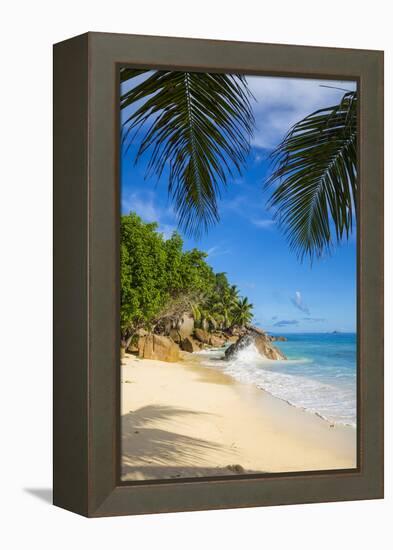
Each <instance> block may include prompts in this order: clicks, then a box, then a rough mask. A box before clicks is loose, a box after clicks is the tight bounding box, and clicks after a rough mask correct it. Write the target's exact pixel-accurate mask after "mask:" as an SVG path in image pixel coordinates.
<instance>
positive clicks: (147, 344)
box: [138, 334, 180, 362]
mask: <svg viewBox="0 0 393 550" xmlns="http://www.w3.org/2000/svg"><path fill="white" fill-rule="evenodd" d="M138 354H139V357H142V358H143V359H156V360H157V361H169V362H175V361H178V360H179V359H180V348H179V346H178V345H177V344H176V343H175V342H174V341H173V340H172V339H171V338H168V337H167V336H161V335H159V334H148V335H147V336H142V337H141V338H139V341H138Z"/></svg>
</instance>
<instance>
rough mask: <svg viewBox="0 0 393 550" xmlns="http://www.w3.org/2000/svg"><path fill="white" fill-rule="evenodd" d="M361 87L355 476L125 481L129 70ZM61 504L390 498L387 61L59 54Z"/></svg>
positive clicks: (131, 506)
mask: <svg viewBox="0 0 393 550" xmlns="http://www.w3.org/2000/svg"><path fill="white" fill-rule="evenodd" d="M124 65H131V66H143V67H155V68H173V69H183V70H185V69H188V70H194V71H210V72H242V73H246V74H265V75H266V74H268V75H277V76H297V77H306V78H307V77H312V78H329V79H344V80H345V79H351V80H357V81H358V85H359V90H360V109H359V120H360V139H359V174H360V186H359V187H360V197H359V199H360V200H359V205H360V206H359V216H358V285H359V288H358V375H359V376H358V419H359V428H358V467H357V469H356V470H355V469H354V470H341V471H337V470H336V471H324V472H305V473H295V474H276V475H260V476H237V477H225V478H221V479H220V478H205V479H200V478H198V479H194V480H188V481H185V480H179V481H174V480H171V481H164V480H160V481H157V482H156V481H154V482H147V483H143V482H142V483H141V482H139V483H134V484H125V483H121V482H120V481H119V479H120V477H119V460H120V459H119V448H118V442H119V423H120V422H119V420H120V415H119V409H118V406H119V402H120V395H119V393H120V383H119V367H118V365H119V346H118V341H119V334H118V332H119V331H118V328H117V327H118V319H119V316H118V313H119V283H118V279H119V277H118V269H119V267H118V263H119V262H118V258H119V254H118V252H119V239H118V229H119V182H118V180H119V178H118V154H119V144H118V133H119V132H118V129H119V128H118V124H119V122H118V105H119V104H118V101H119V96H118V94H119V81H118V72H119V67H120V66H124ZM53 420H54V421H53V429H54V503H55V504H56V505H57V506H61V507H63V508H66V509H68V510H71V511H73V512H76V513H79V514H82V515H85V516H89V517H99V516H111V515H123V514H144V513H154V512H174V511H186V510H205V509H214V508H236V507H247V506H263V505H279V504H295V503H310V502H322V501H339V500H357V499H372V498H382V497H383V52H380V51H369V50H349V49H334V48H317V47H305V46H286V45H285V46H284V45H273V44H252V43H245V42H225V41H213V40H191V39H185V38H163V37H152V36H135V35H120V34H106V33H87V34H84V35H81V36H79V37H76V38H72V39H70V40H66V41H64V42H61V43H59V44H56V45H55V46H54V415H53Z"/></svg>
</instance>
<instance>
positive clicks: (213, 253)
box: [206, 245, 230, 258]
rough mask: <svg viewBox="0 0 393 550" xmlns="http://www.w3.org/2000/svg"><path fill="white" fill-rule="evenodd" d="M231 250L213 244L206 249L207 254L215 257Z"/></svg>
mask: <svg viewBox="0 0 393 550" xmlns="http://www.w3.org/2000/svg"><path fill="white" fill-rule="evenodd" d="M229 253H230V250H229V249H227V248H222V247H221V246H219V245H217V246H212V247H211V248H209V249H208V250H206V254H207V255H208V257H209V258H214V257H215V256H222V255H223V254H229Z"/></svg>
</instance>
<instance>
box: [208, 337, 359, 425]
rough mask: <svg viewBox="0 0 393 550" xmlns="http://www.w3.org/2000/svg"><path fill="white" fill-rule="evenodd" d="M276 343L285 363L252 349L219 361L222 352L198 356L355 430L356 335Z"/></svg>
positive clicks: (276, 394)
mask: <svg viewBox="0 0 393 550" xmlns="http://www.w3.org/2000/svg"><path fill="white" fill-rule="evenodd" d="M285 336H286V337H287V338H288V341H286V342H275V345H276V346H277V347H278V348H280V349H281V350H282V351H283V353H284V354H285V355H286V357H287V358H288V360H287V361H271V360H269V359H265V358H263V357H261V356H260V355H259V353H258V352H257V350H256V348H255V346H253V345H250V346H249V347H247V348H245V349H244V350H242V351H241V352H240V353H239V354H238V355H237V357H236V358H235V359H233V360H231V361H223V360H222V357H223V355H224V350H223V349H220V350H218V349H215V350H205V351H202V352H200V355H201V356H202V358H203V360H202V364H204V365H206V366H209V367H214V368H219V369H220V370H222V371H224V372H225V373H227V374H229V375H231V376H233V377H234V378H235V379H237V380H239V381H241V382H246V383H249V384H254V385H256V386H257V387H259V388H261V389H264V390H265V391H268V392H269V393H271V394H272V395H274V396H275V397H278V398H280V399H283V400H284V401H286V402H288V403H290V404H291V405H293V406H295V407H300V408H303V409H306V410H307V411H309V412H310V413H314V414H318V415H319V416H321V417H323V418H325V419H326V420H328V421H329V422H332V423H339V424H346V425H351V426H356V334H352V333H351V334H349V333H339V334H322V333H321V334H315V333H313V334H311V333H308V334H286V335H285Z"/></svg>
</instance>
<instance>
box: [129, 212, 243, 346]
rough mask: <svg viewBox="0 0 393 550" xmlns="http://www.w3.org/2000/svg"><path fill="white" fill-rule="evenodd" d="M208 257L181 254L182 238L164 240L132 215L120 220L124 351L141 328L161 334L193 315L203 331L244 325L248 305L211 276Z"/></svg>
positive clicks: (221, 276)
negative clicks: (186, 316) (165, 329)
mask: <svg viewBox="0 0 393 550" xmlns="http://www.w3.org/2000/svg"><path fill="white" fill-rule="evenodd" d="M206 257H207V255H206V253H204V252H202V251H200V250H197V249H193V250H187V251H185V250H183V241H182V239H181V237H180V235H179V234H178V233H176V232H174V233H173V235H172V236H171V238H169V239H167V240H165V239H164V237H163V235H162V234H161V233H159V231H158V230H157V224H155V223H144V222H143V221H142V220H141V218H140V217H139V216H137V215H136V214H134V213H131V214H130V215H128V216H122V217H121V239H120V259H121V262H120V282H121V309H120V317H121V337H122V342H123V345H124V346H126V344H127V342H128V341H130V339H131V338H132V336H133V335H134V334H135V332H136V331H137V330H138V329H140V328H145V329H147V330H152V331H154V330H159V329H161V328H162V327H163V326H165V324H166V322H169V323H176V321H177V320H179V318H180V317H181V316H182V315H183V314H184V313H185V312H186V311H189V312H192V313H193V315H194V318H195V321H196V323H197V325H198V324H199V325H200V326H204V327H205V328H223V329H224V328H229V327H233V326H235V325H240V326H243V325H244V324H247V323H249V322H250V321H251V319H252V304H250V303H248V300H247V298H240V297H239V292H238V289H237V288H236V286H234V285H232V286H231V285H230V284H229V282H228V279H227V277H226V275H225V274H224V273H214V272H213V269H212V268H211V267H210V266H209V265H208V264H207V262H206Z"/></svg>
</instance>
